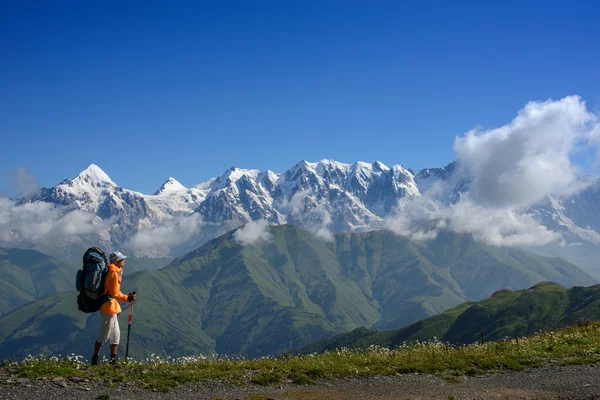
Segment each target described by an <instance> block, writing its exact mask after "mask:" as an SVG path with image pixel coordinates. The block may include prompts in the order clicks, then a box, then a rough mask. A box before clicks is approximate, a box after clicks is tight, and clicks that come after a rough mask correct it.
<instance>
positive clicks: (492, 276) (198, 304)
mask: <svg viewBox="0 0 600 400" xmlns="http://www.w3.org/2000/svg"><path fill="white" fill-rule="evenodd" d="M248 226H249V225H246V226H244V227H243V228H239V229H235V230H233V231H231V232H228V233H226V234H224V235H222V236H220V237H218V238H215V239H212V240H210V241H208V242H207V243H205V244H204V245H202V246H201V247H199V248H197V249H195V250H193V251H191V252H189V253H186V254H185V255H183V256H181V257H178V258H175V259H174V260H173V261H171V262H170V263H169V264H168V265H167V266H165V267H164V268H161V269H159V270H157V271H149V270H144V271H138V272H135V273H133V274H131V275H129V276H126V277H124V280H123V284H122V290H123V291H124V292H129V291H134V290H135V291H136V292H137V293H138V296H139V297H138V301H137V302H136V305H135V310H134V319H133V325H132V348H131V349H132V353H133V354H135V355H136V357H145V356H147V355H149V354H151V353H155V354H160V355H170V356H178V355H190V354H198V353H203V354H213V353H215V352H216V353H218V354H230V355H238V354H246V355H248V356H251V357H255V356H262V355H267V354H277V353H279V352H284V351H289V350H292V349H294V348H297V347H301V346H304V345H307V344H309V343H311V342H314V341H316V340H319V339H323V338H326V337H329V336H332V335H334V334H337V333H343V332H348V331H351V330H353V329H355V328H358V327H366V328H375V329H397V328H401V327H403V326H405V325H407V324H411V323H413V322H415V321H417V320H419V319H421V318H425V317H428V316H431V315H434V314H437V313H440V312H443V311H444V310H447V309H448V308H450V307H453V306H456V305H459V304H461V303H463V302H465V301H468V300H481V299H483V298H485V297H487V296H489V295H491V294H492V293H494V292H495V291H498V290H501V289H504V288H508V289H523V288H526V287H530V286H531V285H533V284H535V283H538V282H540V281H546V280H551V281H554V282H557V283H558V284H561V285H564V286H568V287H570V286H573V285H588V284H590V283H593V282H595V281H594V279H593V278H591V277H590V276H589V275H587V274H586V273H585V272H583V271H581V270H580V269H579V268H577V267H576V266H574V265H572V264H570V263H568V262H566V261H564V260H561V259H559V258H547V257H541V256H538V255H535V254H532V253H529V252H526V251H523V250H520V249H516V248H502V247H496V246H491V245H486V244H484V243H481V242H479V241H476V240H474V239H473V237H472V236H471V235H468V234H457V233H454V232H451V231H446V232H442V233H440V234H439V235H438V236H437V237H436V238H435V239H432V240H431V241H422V242H415V241H411V240H409V239H408V238H405V237H402V236H398V235H396V234H394V233H392V232H390V231H387V230H378V231H371V232H357V233H338V234H333V235H332V238H331V240H329V241H323V240H322V239H321V238H320V237H319V236H318V234H317V233H314V232H309V231H307V230H304V229H302V228H299V227H296V226H293V225H289V224H284V225H279V226H270V227H269V226H267V227H265V232H264V234H263V235H261V238H260V240H255V241H252V242H248V241H246V240H244V236H243V234H244V232H245V230H246V229H247V228H248ZM13 264H14V263H13ZM126 267H127V262H126ZM20 268H21V269H26V268H27V266H21V267H20ZM31 273H35V269H34V270H32V271H31ZM60 276H62V275H60ZM2 279H4V278H3V277H2V276H0V284H2ZM44 279H47V278H44ZM70 281H71V282H73V280H70ZM75 298H76V293H75V292H73V291H67V292H59V293H55V294H52V295H49V296H47V297H44V298H42V299H39V300H37V301H32V302H30V303H27V304H25V305H23V306H21V307H20V308H18V309H16V310H13V311H11V312H9V313H7V314H6V315H4V316H2V317H0V357H17V358H19V357H23V356H26V355H27V354H39V353H44V354H50V353H52V354H65V353H69V354H70V353H73V352H75V353H77V354H82V355H87V354H88V353H89V351H90V348H91V347H90V346H91V345H92V342H93V340H94V339H95V337H96V335H97V329H98V315H97V313H95V314H92V315H89V314H84V313H82V312H80V311H78V310H77V306H76V301H75ZM26 300H29V298H28V299H26ZM126 314H127V312H126V311H125V312H124V313H122V315H121V326H122V327H124V326H126V321H125V318H126Z"/></svg>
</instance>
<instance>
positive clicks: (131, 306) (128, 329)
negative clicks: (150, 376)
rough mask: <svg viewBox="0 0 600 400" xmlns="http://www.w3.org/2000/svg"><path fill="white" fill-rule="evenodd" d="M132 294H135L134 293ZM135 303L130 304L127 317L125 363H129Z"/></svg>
mask: <svg viewBox="0 0 600 400" xmlns="http://www.w3.org/2000/svg"><path fill="white" fill-rule="evenodd" d="M132 294H135V292H133V293H132ZM134 303H135V301H132V302H131V303H130V304H129V315H128V316H127V346H126V347H125V362H127V358H128V357H129V335H130V334H131V320H132V319H133V304H134Z"/></svg>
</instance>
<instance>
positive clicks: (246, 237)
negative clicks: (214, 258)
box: [233, 219, 272, 246]
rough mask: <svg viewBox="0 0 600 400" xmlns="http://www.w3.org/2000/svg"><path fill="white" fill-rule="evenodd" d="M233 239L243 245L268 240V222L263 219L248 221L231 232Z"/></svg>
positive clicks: (270, 236)
mask: <svg viewBox="0 0 600 400" xmlns="http://www.w3.org/2000/svg"><path fill="white" fill-rule="evenodd" d="M233 236H234V238H235V240H237V241H238V242H239V243H241V244H242V245H244V246H248V245H251V244H255V243H259V242H268V241H269V240H271V238H272V235H271V232H269V222H268V221H267V220H265V219H260V220H258V221H250V222H248V223H247V224H246V225H244V226H243V227H241V228H240V229H238V230H237V231H235V232H234V234H233Z"/></svg>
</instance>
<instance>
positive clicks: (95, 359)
mask: <svg viewBox="0 0 600 400" xmlns="http://www.w3.org/2000/svg"><path fill="white" fill-rule="evenodd" d="M92 365H98V356H94V357H92Z"/></svg>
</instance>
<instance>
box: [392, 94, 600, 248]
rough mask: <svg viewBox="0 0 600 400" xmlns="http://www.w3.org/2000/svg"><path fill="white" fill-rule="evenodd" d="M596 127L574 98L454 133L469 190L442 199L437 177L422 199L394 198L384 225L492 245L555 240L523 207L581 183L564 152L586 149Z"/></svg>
mask: <svg viewBox="0 0 600 400" xmlns="http://www.w3.org/2000/svg"><path fill="white" fill-rule="evenodd" d="M599 132H600V125H599V123H598V118H597V117H596V116H595V115H594V114H592V113H590V112H589V111H588V110H587V109H586V106H585V102H583V101H581V99H580V98H579V97H577V96H569V97H565V98H564V99H561V100H559V101H551V100H549V101H546V102H530V103H528V104H527V105H526V106H525V107H524V108H523V109H522V110H521V111H520V112H519V114H518V115H517V117H516V118H515V119H514V120H513V121H512V122H510V123H509V124H507V125H505V126H502V127H500V128H495V129H490V130H486V131H481V130H472V131H469V132H467V133H466V134H465V135H464V137H458V138H456V140H455V144H454V151H455V153H456V158H457V161H458V162H459V165H460V166H461V171H460V172H459V173H466V174H467V176H468V178H469V179H470V191H469V193H465V194H463V195H462V196H461V198H460V199H459V200H458V201H457V202H456V203H455V204H450V205H442V204H441V203H440V202H439V201H438V200H437V197H438V195H439V193H447V192H448V189H450V188H451V186H452V185H453V184H454V183H455V182H450V183H447V184H443V183H440V184H438V186H437V187H435V190H432V191H429V192H427V193H425V195H424V196H423V197H420V198H416V199H414V200H404V199H403V200H402V201H400V202H399V204H398V206H397V208H396V210H395V213H394V215H393V216H392V217H390V218H388V219H387V220H386V227H387V228H388V229H390V230H392V231H393V232H395V233H397V234H399V235H403V236H409V237H411V238H413V239H430V238H433V237H435V236H436V235H437V233H438V232H439V230H440V229H451V230H453V231H456V232H460V233H472V234H473V235H474V237H475V238H477V239H479V240H481V241H484V242H486V243H490V244H493V245H498V246H519V245H523V246H534V245H544V244H548V243H551V242H557V241H560V239H561V236H560V235H559V234H558V233H556V232H552V231H550V230H548V229H547V228H546V227H544V226H542V225H541V224H540V223H539V222H537V221H536V220H535V219H534V218H533V217H532V216H531V215H529V214H528V213H527V212H526V211H525V210H526V209H527V207H528V206H531V205H534V204H536V203H538V202H540V201H541V200H543V199H544V198H546V197H547V196H548V195H550V194H552V195H557V196H564V195H569V194H573V193H574V192H576V191H578V190H581V189H583V188H584V185H583V184H582V183H581V180H579V179H578V175H579V173H580V171H579V169H578V168H577V167H576V166H575V164H574V163H573V162H572V161H571V157H572V156H573V153H574V152H575V151H577V149H578V148H579V147H580V146H583V147H584V148H586V149H588V150H589V149H591V148H592V146H594V145H595V144H597V143H598V142H597V140H598V139H597V138H598V136H600V134H599ZM445 185H449V186H450V187H444V186H445Z"/></svg>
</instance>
